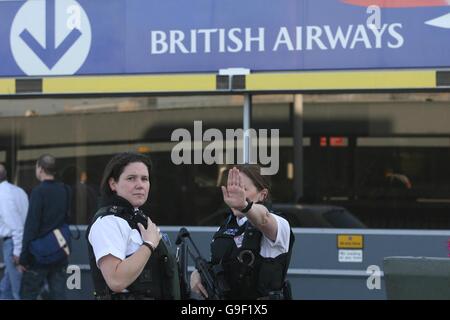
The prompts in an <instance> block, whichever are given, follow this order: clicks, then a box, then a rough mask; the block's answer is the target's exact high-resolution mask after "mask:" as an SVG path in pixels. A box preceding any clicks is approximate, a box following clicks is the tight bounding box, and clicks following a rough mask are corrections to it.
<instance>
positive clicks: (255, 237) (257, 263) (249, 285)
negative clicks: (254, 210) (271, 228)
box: [211, 214, 294, 300]
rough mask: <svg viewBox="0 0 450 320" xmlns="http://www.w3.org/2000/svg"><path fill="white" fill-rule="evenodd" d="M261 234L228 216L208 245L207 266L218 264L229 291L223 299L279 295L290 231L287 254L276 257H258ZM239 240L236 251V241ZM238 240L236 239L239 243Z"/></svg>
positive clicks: (284, 272) (283, 283)
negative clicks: (209, 252)
mask: <svg viewBox="0 0 450 320" xmlns="http://www.w3.org/2000/svg"><path fill="white" fill-rule="evenodd" d="M262 236H263V235H262V233H261V231H259V230H258V229H256V228H255V227H254V226H253V225H252V224H251V223H250V222H249V221H247V222H246V223H245V224H243V225H242V226H239V225H238V224H237V221H236V218H235V216H234V215H233V214H231V215H230V216H229V217H228V218H227V220H226V222H225V224H223V225H222V226H221V227H220V228H219V230H218V231H217V232H216V233H215V234H214V237H213V241H212V243H211V263H212V264H213V265H221V266H222V268H223V270H224V277H225V280H226V282H227V284H228V286H229V287H230V291H229V292H228V293H226V294H225V298H226V299H246V300H254V299H258V298H265V297H269V296H271V295H272V294H273V293H274V292H282V290H283V286H284V285H285V278H286V273H287V269H288V266H289V261H290V257H291V252H292V245H293V243H294V235H293V233H292V231H291V236H290V243H289V251H288V252H287V253H283V254H281V255H279V256H277V257H276V258H263V257H262V256H261V255H260V253H259V252H260V248H261V237H262ZM235 239H236V240H237V241H240V240H242V245H241V246H240V247H239V248H238V247H237V245H236V241H235ZM239 239H240V240H239Z"/></svg>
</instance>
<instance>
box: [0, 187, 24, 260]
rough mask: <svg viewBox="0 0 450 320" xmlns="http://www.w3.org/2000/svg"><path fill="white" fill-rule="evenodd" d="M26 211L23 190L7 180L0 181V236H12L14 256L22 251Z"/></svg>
mask: <svg viewBox="0 0 450 320" xmlns="http://www.w3.org/2000/svg"><path fill="white" fill-rule="evenodd" d="M27 212H28V196H27V194H26V193H25V191H23V190H22V189H21V188H19V187H17V186H15V185H13V184H11V183H9V182H8V181H3V182H2V183H0V237H3V238H4V237H12V240H13V244H14V249H13V254H14V255H15V256H20V252H21V251H22V238H23V227H24V225H25V219H26V217H27Z"/></svg>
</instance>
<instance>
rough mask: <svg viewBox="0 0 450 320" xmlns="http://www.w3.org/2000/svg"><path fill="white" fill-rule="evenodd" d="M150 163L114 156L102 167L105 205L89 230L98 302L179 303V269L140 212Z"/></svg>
mask: <svg viewBox="0 0 450 320" xmlns="http://www.w3.org/2000/svg"><path fill="white" fill-rule="evenodd" d="M150 172H151V162H150V159H149V158H148V157H146V156H144V155H141V154H136V153H121V154H118V155H116V156H114V157H113V158H112V159H111V160H110V161H109V163H108V165H107V166H106V168H105V171H104V174H103V179H102V184H101V191H102V194H103V197H104V199H105V200H106V203H105V206H103V207H102V208H101V209H100V210H99V211H97V213H96V215H95V216H94V218H93V221H92V223H91V225H90V226H89V228H88V230H87V238H88V242H89V259H90V264H91V270H92V276H93V280H94V287H95V296H96V298H97V299H118V300H122V299H124V300H133V299H178V298H179V279H178V273H177V266H176V262H175V259H174V258H173V256H172V254H171V253H170V252H169V251H168V248H167V246H166V244H165V242H164V241H161V233H160V231H159V228H158V227H157V226H156V225H155V224H154V223H153V222H152V220H151V219H150V218H149V217H147V216H146V215H145V214H144V213H143V212H142V211H141V210H139V208H140V207H141V206H142V205H144V204H145V202H146V201H147V197H148V194H149V191H150Z"/></svg>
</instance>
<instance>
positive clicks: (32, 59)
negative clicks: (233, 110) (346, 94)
mask: <svg viewBox="0 0 450 320" xmlns="http://www.w3.org/2000/svg"><path fill="white" fill-rule="evenodd" d="M373 2H375V3H376V2H380V4H384V7H371V8H367V7H365V6H364V4H365V3H367V1H365V0H320V1H318V0H277V1H273V0H246V1H237V0H220V1H214V0H164V1H163V0H28V1H2V2H0V77H23V76H55V75H56V76H60V75H113V74H116V75H123V74H127V75H132V74H167V73H205V72H207V73H209V72H211V73H215V72H218V70H220V69H224V68H232V67H233V68H234V67H241V68H248V69H250V70H251V71H252V72H258V71H265V72H267V71H269V72H270V71H315V70H358V69H404V68H408V69H409V68H425V69H426V68H430V69H431V68H433V69H437V68H448V67H450V41H448V39H449V36H450V14H449V12H450V6H449V5H447V1H442V5H440V4H439V3H438V2H439V0H437V1H432V2H429V3H430V4H431V5H429V6H427V5H426V4H427V2H426V1H424V4H423V5H418V4H417V3H418V2H420V1H417V0H415V1H412V3H413V4H412V5H410V6H396V5H395V4H396V2H398V1H395V0H392V1H377V0H375V1H373ZM401 2H402V3H405V1H401ZM386 4H387V5H386ZM30 15H33V17H32V18H31V17H30Z"/></svg>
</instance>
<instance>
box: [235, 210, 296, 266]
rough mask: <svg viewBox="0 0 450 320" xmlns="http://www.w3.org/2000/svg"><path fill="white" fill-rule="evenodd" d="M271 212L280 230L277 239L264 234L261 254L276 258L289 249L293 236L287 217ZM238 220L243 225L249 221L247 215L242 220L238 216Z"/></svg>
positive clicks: (264, 256)
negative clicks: (271, 238)
mask: <svg viewBox="0 0 450 320" xmlns="http://www.w3.org/2000/svg"><path fill="white" fill-rule="evenodd" d="M270 214H271V215H272V216H273V217H274V218H275V220H276V221H277V225H278V232H277V238H276V239H275V241H272V240H270V239H269V238H267V237H266V236H265V235H264V234H263V235H262V238H261V249H260V251H259V254H260V255H261V256H262V257H263V258H275V257H277V256H279V255H280V254H282V253H286V252H288V251H289V241H290V238H291V228H290V226H289V222H287V220H286V219H284V218H282V217H280V216H279V215H276V214H273V213H270ZM236 221H237V223H238V225H239V226H242V225H243V224H244V223H245V222H246V221H247V217H243V218H241V219H240V220H238V219H237V217H236ZM235 241H236V240H235ZM241 241H242V240H241ZM241 244H242V243H241Z"/></svg>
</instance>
